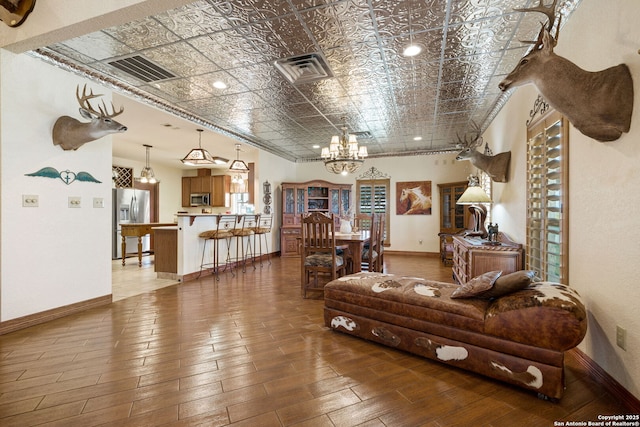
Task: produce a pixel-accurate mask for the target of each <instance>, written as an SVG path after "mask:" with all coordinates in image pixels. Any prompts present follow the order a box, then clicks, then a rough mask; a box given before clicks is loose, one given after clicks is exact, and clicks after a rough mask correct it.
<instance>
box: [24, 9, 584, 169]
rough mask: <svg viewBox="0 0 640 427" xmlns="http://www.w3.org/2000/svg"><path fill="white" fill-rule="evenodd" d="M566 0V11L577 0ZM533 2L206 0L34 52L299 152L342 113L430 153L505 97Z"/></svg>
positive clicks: (386, 140)
mask: <svg viewBox="0 0 640 427" xmlns="http://www.w3.org/2000/svg"><path fill="white" fill-rule="evenodd" d="M545 3H550V0H546V2H545ZM559 3H560V5H559V10H560V12H561V13H562V15H563V22H566V21H567V18H568V16H569V14H570V12H571V11H573V10H574V9H575V7H577V5H578V3H579V0H566V1H564V2H563V1H560V2H559ZM537 4H538V0H464V1H463V0H421V1H416V0H405V1H397V0H343V1H330V0H281V1H266V0H232V1H205V0H201V1H196V2H193V3H192V4H190V5H188V6H184V7H181V8H178V9H174V10H169V11H166V12H165V13H162V14H159V15H156V16H149V17H147V18H145V19H142V20H139V21H134V22H130V23H127V24H125V25H121V26H117V27H113V28H107V29H105V30H102V31H97V32H94V33H91V34H87V35H84V36H81V37H77V38H74V39H71V40H67V41H65V42H63V43H58V44H55V45H51V46H48V47H46V48H42V49H39V50H38V51H37V52H35V54H36V55H37V56H40V57H41V58H44V59H46V60H49V61H52V62H54V63H56V64H58V65H60V66H63V67H65V68H68V69H71V70H74V71H76V72H79V73H81V74H85V75H88V76H90V77H92V78H96V79H99V80H101V81H103V82H104V83H106V84H108V85H110V86H112V87H114V88H116V90H119V91H121V92H122V93H125V94H127V95H130V96H133V97H135V98H136V99H139V100H141V101H143V102H149V103H151V104H153V105H155V106H157V107H161V108H163V109H165V110H167V111H170V112H172V113H174V114H178V115H179V116H181V117H184V118H188V119H189V120H192V121H194V122H197V123H199V124H200V125H202V126H206V127H208V128H210V129H215V130H218V131H221V132H222V133H224V134H227V135H230V136H233V137H234V138H236V139H239V140H241V141H243V142H245V143H248V144H250V145H253V146H255V147H258V148H261V149H264V150H266V151H269V152H271V153H274V154H276V155H279V156H281V157H283V158H286V159H290V160H296V161H309V160H317V159H318V158H319V157H320V148H313V146H314V145H318V146H320V147H323V146H326V145H328V143H329V140H330V138H331V135H334V134H337V133H338V129H339V127H340V125H341V123H342V119H341V118H342V117H343V116H346V117H347V122H348V125H349V130H350V131H351V132H352V133H353V132H358V133H360V132H362V134H361V135H362V136H360V137H359V142H360V143H361V144H366V146H367V148H368V151H369V154H370V156H391V155H410V154H420V153H433V152H442V151H451V150H452V149H454V148H455V145H452V143H455V142H456V140H457V135H458V134H464V133H465V132H466V131H467V130H468V129H469V128H470V127H471V121H474V122H475V123H478V124H480V126H481V127H482V128H483V129H484V127H486V126H487V125H488V124H489V123H490V121H491V120H492V119H493V117H494V116H495V114H496V113H497V112H498V111H499V109H500V108H501V106H502V105H503V104H504V102H505V100H506V96H505V95H504V94H502V93H501V92H500V90H499V89H498V82H499V81H500V80H501V79H502V78H503V76H504V75H505V74H507V73H508V72H509V71H511V69H512V68H513V67H514V66H515V64H516V63H517V62H518V61H519V59H520V58H521V57H522V56H523V55H524V54H525V52H526V51H527V49H528V48H529V47H530V45H528V44H524V43H522V42H520V40H531V39H535V37H536V35H537V33H538V30H539V28H540V21H542V20H543V19H544V16H543V15H541V14H537V13H527V14H523V13H520V12H514V11H513V9H514V8H523V7H532V6H535V5H537ZM411 43H413V44H418V45H420V46H421V47H422V53H421V54H419V55H418V56H415V57H406V56H403V54H402V52H403V50H404V48H405V47H406V46H407V45H409V44H411ZM290 57H298V58H296V59H295V60H294V61H293V62H289V63H285V64H283V65H282V64H281V65H280V66H279V67H276V66H275V63H276V61H278V63H281V62H283V60H285V59H286V58H290ZM127 67H135V68H138V69H139V70H138V71H140V70H143V71H144V72H145V73H149V74H145V75H142V74H138V75H137V77H134V75H132V74H131V73H130V72H125V71H123V69H126V68H127ZM150 67H157V69H156V70H153V69H150ZM281 70H282V71H281ZM164 73H166V74H164ZM287 76H288V77H290V78H292V79H295V78H297V79H298V80H297V81H295V82H293V83H292V82H291V81H290V80H288V79H287ZM216 82H224V83H225V84H226V88H225V89H217V88H216ZM417 137H420V138H421V139H417Z"/></svg>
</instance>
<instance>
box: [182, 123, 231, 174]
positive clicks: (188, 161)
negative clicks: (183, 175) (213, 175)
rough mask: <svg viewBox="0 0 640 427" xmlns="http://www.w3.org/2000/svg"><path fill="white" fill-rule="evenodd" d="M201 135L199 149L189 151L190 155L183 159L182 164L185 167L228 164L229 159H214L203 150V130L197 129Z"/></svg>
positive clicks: (199, 136)
mask: <svg viewBox="0 0 640 427" xmlns="http://www.w3.org/2000/svg"><path fill="white" fill-rule="evenodd" d="M196 130H197V131H198V133H199V135H198V148H194V149H193V150H191V151H189V154H187V155H186V156H185V158H184V159H182V160H181V161H182V163H184V164H185V165H191V166H197V165H211V164H216V165H223V164H225V163H227V162H228V161H229V160H228V159H223V158H222V157H213V156H212V155H211V154H209V152H208V151H207V150H205V149H204V148H202V132H203V129H196Z"/></svg>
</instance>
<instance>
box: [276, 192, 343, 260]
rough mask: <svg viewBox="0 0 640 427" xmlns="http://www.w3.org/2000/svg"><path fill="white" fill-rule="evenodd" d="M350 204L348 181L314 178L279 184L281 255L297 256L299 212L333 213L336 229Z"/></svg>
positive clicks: (298, 253)
mask: <svg viewBox="0 0 640 427" xmlns="http://www.w3.org/2000/svg"><path fill="white" fill-rule="evenodd" d="M350 205H351V184H334V183H331V182H327V181H322V180H315V181H308V182H283V183H282V227H281V228H280V252H281V256H283V257H290V256H299V255H300V251H299V248H298V245H299V241H298V239H299V236H300V215H301V214H303V213H309V212H324V213H332V214H334V215H335V219H336V230H337V229H338V227H340V217H341V216H344V215H346V214H347V211H348V210H349V206H350Z"/></svg>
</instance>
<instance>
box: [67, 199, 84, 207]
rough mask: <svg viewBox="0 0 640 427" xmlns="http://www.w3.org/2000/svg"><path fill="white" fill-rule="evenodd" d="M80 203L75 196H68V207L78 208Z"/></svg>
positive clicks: (80, 200)
mask: <svg viewBox="0 0 640 427" xmlns="http://www.w3.org/2000/svg"><path fill="white" fill-rule="evenodd" d="M81 203H82V199H81V198H80V197H77V196H69V207H70V208H79V207H80V205H81Z"/></svg>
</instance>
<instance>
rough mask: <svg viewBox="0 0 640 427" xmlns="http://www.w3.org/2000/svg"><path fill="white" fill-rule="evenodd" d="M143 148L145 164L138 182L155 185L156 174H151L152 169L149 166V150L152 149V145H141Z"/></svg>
mask: <svg viewBox="0 0 640 427" xmlns="http://www.w3.org/2000/svg"><path fill="white" fill-rule="evenodd" d="M143 147H144V148H145V149H146V164H145V167H144V168H143V169H142V171H141V172H140V182H142V183H145V184H146V183H149V184H155V183H156V182H158V181H157V180H156V174H155V173H154V172H153V169H151V166H149V149H150V148H151V147H152V145H147V144H143Z"/></svg>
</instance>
